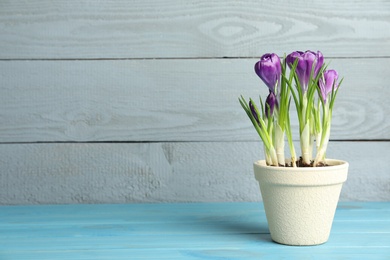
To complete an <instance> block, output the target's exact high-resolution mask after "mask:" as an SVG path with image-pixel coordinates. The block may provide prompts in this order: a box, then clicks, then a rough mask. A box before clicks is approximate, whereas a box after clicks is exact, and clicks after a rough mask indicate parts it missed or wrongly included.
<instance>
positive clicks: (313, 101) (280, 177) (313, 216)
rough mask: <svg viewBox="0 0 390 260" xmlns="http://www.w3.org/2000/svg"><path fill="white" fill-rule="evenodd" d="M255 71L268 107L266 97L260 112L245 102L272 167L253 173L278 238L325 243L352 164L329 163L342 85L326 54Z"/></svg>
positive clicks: (272, 58)
mask: <svg viewBox="0 0 390 260" xmlns="http://www.w3.org/2000/svg"><path fill="white" fill-rule="evenodd" d="M255 72H256V74H257V75H258V76H259V77H260V78H261V80H262V81H263V82H264V83H265V85H266V86H267V87H268V89H269V94H268V96H267V98H266V100H265V102H264V103H263V101H262V99H261V97H260V107H258V106H257V105H256V102H255V101H254V100H252V99H250V100H249V102H247V101H246V100H245V99H244V97H243V96H241V97H240V98H239V102H240V104H241V106H242V107H243V109H244V110H245V112H246V114H247V115H248V117H249V118H250V120H251V122H252V124H253V126H254V128H255V129H256V131H257V133H258V134H259V136H260V138H261V140H262V141H263V144H264V153H265V160H260V161H257V162H255V163H254V173H255V178H256V180H257V181H258V182H259V185H260V190H261V194H262V198H263V203H264V208H265V212H266V216H267V222H268V226H269V229H270V233H271V237H272V239H273V240H274V241H275V242H278V243H281V244H287V245H316V244H322V243H325V242H326V241H327V240H328V238H329V234H330V230H331V226H332V222H333V217H334V213H335V210H336V207H337V203H338V199H339V196H340V192H341V188H342V184H343V183H344V182H345V181H346V179H347V173H348V163H347V162H345V161H341V160H335V159H326V158H325V155H326V149H327V146H328V142H329V136H330V128H331V120H332V111H333V106H334V103H335V99H336V96H337V93H338V91H339V89H340V85H341V83H342V80H341V81H338V73H337V72H336V71H335V70H330V69H328V68H327V65H326V64H325V63H324V58H323V55H322V53H321V52H320V51H317V52H312V51H306V52H301V51H295V52H292V53H291V54H289V55H287V56H285V57H284V58H283V60H281V59H280V58H279V57H278V55H276V54H274V53H272V54H265V55H263V56H262V57H261V59H260V61H258V62H257V63H256V64H255ZM291 100H292V101H293V102H291ZM291 103H293V104H294V105H295V107H296V111H297V116H298V121H299V122H298V123H299V129H298V132H299V137H300V148H301V156H300V157H299V158H298V157H297V156H296V151H295V147H294V142H293V134H292V129H291V124H290V107H291ZM286 139H287V143H288V147H289V151H290V153H289V155H290V156H289V157H288V159H286V158H287V157H286V156H285V142H286ZM314 144H315V146H314ZM314 151H315V153H314Z"/></svg>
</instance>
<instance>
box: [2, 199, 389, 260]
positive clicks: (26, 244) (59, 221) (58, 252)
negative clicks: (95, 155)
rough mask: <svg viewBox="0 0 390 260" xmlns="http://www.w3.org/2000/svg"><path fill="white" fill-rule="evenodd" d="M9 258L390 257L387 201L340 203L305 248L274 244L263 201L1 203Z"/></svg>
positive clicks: (4, 253) (4, 246) (4, 248)
mask: <svg viewBox="0 0 390 260" xmlns="http://www.w3.org/2000/svg"><path fill="white" fill-rule="evenodd" d="M8 259H18V260H20V259H390V202H364V203H363V202H342V203H339V205H338V208H337V211H336V215H335V219H334V222H333V226H332V231H331V235H330V238H329V241H328V242H327V243H325V244H323V245H318V246H303V247H298V246H284V245H280V244H277V243H274V242H272V240H271V237H270V234H269V231H268V227H267V221H266V217H265V213H264V209H263V205H262V204H261V203H250V202H249V203H193V204H185V203H180V204H108V205H98V204H97V205H39V206H38V205H34V206H0V260H8Z"/></svg>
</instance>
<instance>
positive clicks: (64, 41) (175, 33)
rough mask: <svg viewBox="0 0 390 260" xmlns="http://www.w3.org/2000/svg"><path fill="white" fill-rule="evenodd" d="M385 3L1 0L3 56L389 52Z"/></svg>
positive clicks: (388, 11)
mask: <svg viewBox="0 0 390 260" xmlns="http://www.w3.org/2000/svg"><path fill="white" fill-rule="evenodd" d="M389 28H390V3H389V2H388V1H386V0H375V1H369V2H364V1H359V2H356V1H354V0H348V1H343V2H342V3H341V2H340V1H337V0H331V1H326V2H324V1H311V2H310V4H308V3H307V1H303V0H300V1H294V2H286V1H282V0H278V1H254V0H251V1H245V2H244V3H243V2H241V1H234V0H228V1H223V2H221V1H219V2H218V1H208V0H202V1H198V0H191V1H180V0H168V1H155V0H147V1H144V0H136V1H130V2H129V1H124V0H122V1H106V2H102V1H99V2H96V1H94V0H82V1H77V2H74V1H65V0H58V1H49V0H39V1H32V2H29V1H24V0H15V1H1V3H0V58H1V59H64V58H66V59H80V58H84V59H85V58H88V59H90V58H92V59H99V58H172V57H173V58H178V57H193V58H198V57H256V56H260V55H261V54H262V53H265V52H269V51H273V52H276V53H279V54H283V53H285V52H291V51H293V50H296V49H314V50H317V49H320V50H322V51H323V52H324V53H325V55H328V56H329V55H333V56H334V57H383V56H387V57H388V56H390V30H389Z"/></svg>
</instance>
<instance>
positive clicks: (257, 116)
mask: <svg viewBox="0 0 390 260" xmlns="http://www.w3.org/2000/svg"><path fill="white" fill-rule="evenodd" d="M249 108H250V109H251V113H252V115H253V117H254V118H255V120H256V122H257V123H258V124H260V121H259V115H258V114H257V111H256V109H255V105H254V104H253V102H252V100H251V101H249Z"/></svg>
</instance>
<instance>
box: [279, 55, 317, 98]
mask: <svg viewBox="0 0 390 260" xmlns="http://www.w3.org/2000/svg"><path fill="white" fill-rule="evenodd" d="M296 59H298V64H297V68H296V70H295V71H296V73H297V75H298V79H299V83H300V84H301V89H302V92H303V93H306V91H307V88H308V86H309V83H310V75H311V72H312V69H314V71H313V75H312V78H313V79H315V78H316V77H317V75H318V73H319V72H320V70H321V67H322V65H323V64H324V57H323V56H322V53H321V52H320V51H317V53H315V52H312V51H306V52H302V51H294V52H292V53H290V54H289V55H287V57H286V62H287V64H288V66H289V67H290V69H291V67H292V65H293V64H294V62H295V60H296Z"/></svg>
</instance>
